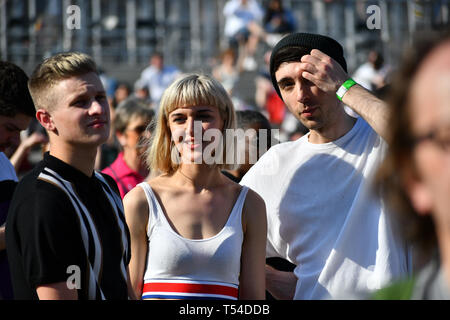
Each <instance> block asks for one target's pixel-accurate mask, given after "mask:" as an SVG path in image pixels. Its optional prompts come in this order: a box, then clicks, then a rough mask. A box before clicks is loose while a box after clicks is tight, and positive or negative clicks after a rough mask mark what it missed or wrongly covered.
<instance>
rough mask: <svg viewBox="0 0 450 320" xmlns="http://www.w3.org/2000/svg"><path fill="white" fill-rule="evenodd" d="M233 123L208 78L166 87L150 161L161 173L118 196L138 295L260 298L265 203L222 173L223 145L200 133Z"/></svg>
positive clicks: (227, 104) (220, 91)
mask: <svg viewBox="0 0 450 320" xmlns="http://www.w3.org/2000/svg"><path fill="white" fill-rule="evenodd" d="M233 128H235V113H234V108H233V104H232V102H231V100H230V98H229V96H228V95H227V93H226V91H225V89H224V88H223V87H222V85H221V84H220V83H219V82H217V81H216V80H214V79H212V78H211V77H208V76H204V75H196V74H191V75H186V76H184V77H182V78H180V79H178V80H177V81H175V82H174V83H173V84H172V85H171V86H170V87H169V88H168V89H167V90H166V91H165V93H164V95H163V97H162V100H161V105H160V110H159V115H158V121H157V124H156V128H155V132H154V135H153V138H152V139H153V140H152V143H151V144H150V147H149V150H148V157H147V162H148V164H149V167H150V170H152V171H153V172H156V171H159V172H161V173H162V174H161V175H159V176H158V177H156V178H153V179H150V180H148V181H145V182H143V183H141V184H139V185H137V186H136V187H135V188H134V189H133V190H131V191H130V192H129V193H128V194H127V195H126V196H125V198H124V207H125V216H126V220H127V223H128V226H129V229H130V233H131V253H132V254H131V255H132V258H131V261H130V265H129V268H130V277H131V285H132V287H133V290H134V291H135V292H136V294H137V296H138V297H141V298H142V299H264V297H265V270H264V266H265V247H266V229H267V227H266V225H267V223H266V211H265V205H264V201H263V200H262V199H261V198H260V197H259V196H258V195H257V194H256V193H255V192H253V191H252V190H250V189H248V188H247V187H242V186H240V185H239V184H237V183H235V182H233V181H231V180H230V179H228V178H227V177H225V176H224V175H223V174H222V173H221V169H225V168H227V165H224V164H223V163H226V161H220V160H224V159H225V157H226V153H227V152H226V148H225V147H221V146H223V145H226V143H224V142H225V141H223V140H222V139H221V138H220V137H218V136H217V135H215V138H214V139H211V138H209V139H205V137H206V136H207V135H208V133H211V132H212V133H217V132H219V133H222V135H221V136H222V137H224V136H225V130H226V129H233ZM213 146H215V148H212V147H213ZM217 146H219V147H220V148H218V147H217ZM211 150H213V151H211ZM216 151H217V152H216ZM207 158H208V159H207ZM211 159H215V161H214V163H211V161H210V160H211ZM208 160H209V161H208Z"/></svg>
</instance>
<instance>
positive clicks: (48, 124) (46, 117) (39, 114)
mask: <svg viewBox="0 0 450 320" xmlns="http://www.w3.org/2000/svg"><path fill="white" fill-rule="evenodd" d="M36 119H37V120H38V121H39V123H40V124H41V125H42V126H43V127H44V128H45V129H47V131H49V132H55V131H56V127H55V123H54V122H53V118H52V116H51V114H50V113H48V111H47V110H45V109H38V110H37V111H36Z"/></svg>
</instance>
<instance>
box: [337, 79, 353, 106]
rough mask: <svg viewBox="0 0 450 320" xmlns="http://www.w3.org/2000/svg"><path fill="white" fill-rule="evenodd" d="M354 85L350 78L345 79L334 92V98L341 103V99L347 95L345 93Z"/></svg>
mask: <svg viewBox="0 0 450 320" xmlns="http://www.w3.org/2000/svg"><path fill="white" fill-rule="evenodd" d="M355 84H356V82H355V80H353V79H352V78H349V79H347V80H346V81H344V83H343V84H342V85H341V86H340V87H339V89H338V90H337V91H336V97H337V98H338V99H339V100H340V101H342V98H343V97H344V95H345V94H346V93H347V91H348V90H349V89H350V88H351V87H353V86H354V85H355Z"/></svg>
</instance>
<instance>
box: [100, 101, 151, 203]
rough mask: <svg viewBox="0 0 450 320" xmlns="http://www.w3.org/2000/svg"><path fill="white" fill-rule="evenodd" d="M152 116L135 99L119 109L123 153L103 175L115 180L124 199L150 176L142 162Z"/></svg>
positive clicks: (118, 129)
mask: <svg viewBox="0 0 450 320" xmlns="http://www.w3.org/2000/svg"><path fill="white" fill-rule="evenodd" d="M153 117H154V112H153V110H151V109H149V108H148V107H147V106H146V105H144V104H142V103H140V102H139V101H136V100H133V99H131V100H125V101H123V102H122V103H121V104H119V106H118V107H117V109H116V114H115V118H114V130H115V133H116V136H117V140H118V141H119V143H120V145H121V147H122V151H121V152H120V153H119V155H118V156H117V159H116V160H115V161H114V162H113V163H112V164H111V165H109V166H108V167H106V168H105V169H103V170H102V172H103V173H106V174H108V175H110V176H111V177H112V178H113V179H114V180H115V181H116V183H117V186H118V187H119V191H120V196H121V198H122V199H123V197H124V196H125V194H127V192H128V191H130V190H131V189H133V188H134V187H135V186H136V185H137V184H138V183H140V182H142V181H144V179H145V178H146V177H147V176H148V174H149V171H148V169H147V166H146V165H145V162H144V159H143V152H144V151H145V149H144V145H143V144H142V139H143V138H147V139H148V138H150V137H149V134H150V133H149V131H148V126H149V124H150V122H151V121H152V119H153Z"/></svg>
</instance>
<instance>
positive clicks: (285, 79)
mask: <svg viewBox="0 0 450 320" xmlns="http://www.w3.org/2000/svg"><path fill="white" fill-rule="evenodd" d="M290 81H292V78H289V77H284V78H282V79H280V81H278V82H277V84H278V85H282V84H286V82H290Z"/></svg>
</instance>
